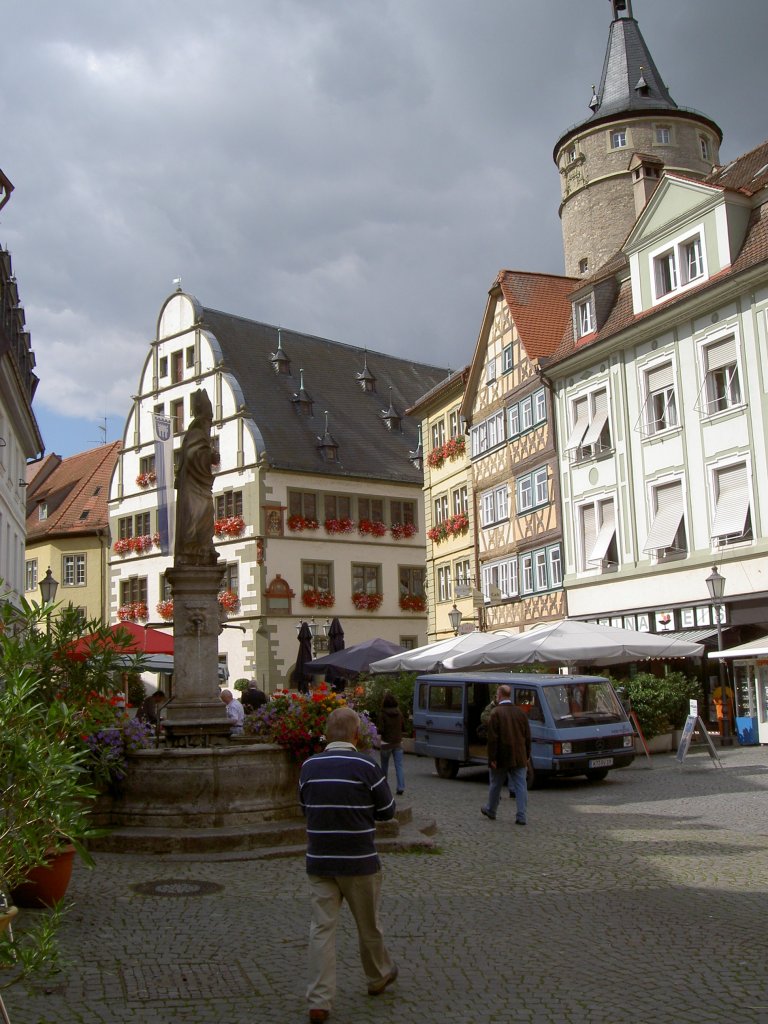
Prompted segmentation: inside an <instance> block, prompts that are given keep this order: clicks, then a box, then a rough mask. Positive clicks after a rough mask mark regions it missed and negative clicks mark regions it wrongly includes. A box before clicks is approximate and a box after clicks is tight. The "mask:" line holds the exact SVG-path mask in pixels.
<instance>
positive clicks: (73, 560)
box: [61, 555, 85, 587]
mask: <svg viewBox="0 0 768 1024" xmlns="http://www.w3.org/2000/svg"><path fill="white" fill-rule="evenodd" d="M61 583H62V586H64V587H82V586H85V555H62V558H61Z"/></svg>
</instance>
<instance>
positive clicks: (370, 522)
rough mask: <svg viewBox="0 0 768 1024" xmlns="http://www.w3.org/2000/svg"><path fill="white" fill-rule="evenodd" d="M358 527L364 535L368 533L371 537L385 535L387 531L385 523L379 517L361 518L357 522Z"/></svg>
mask: <svg viewBox="0 0 768 1024" xmlns="http://www.w3.org/2000/svg"><path fill="white" fill-rule="evenodd" d="M357 529H358V532H359V533H361V534H362V535H363V536H366V535H368V536H369V537H384V536H385V535H386V532H387V528H386V526H385V525H384V523H382V522H380V520H378V519H361V520H360V522H359V523H358V524H357Z"/></svg>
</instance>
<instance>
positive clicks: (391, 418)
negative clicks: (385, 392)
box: [381, 388, 403, 430]
mask: <svg viewBox="0 0 768 1024" xmlns="http://www.w3.org/2000/svg"><path fill="white" fill-rule="evenodd" d="M381 418H382V419H383V420H384V422H385V423H386V425H387V429H388V430H401V429H402V428H401V423H402V420H403V418H402V416H401V415H400V413H399V412H398V411H397V409H396V408H395V406H394V404H393V402H392V388H390V389H389V408H388V409H382V410H381Z"/></svg>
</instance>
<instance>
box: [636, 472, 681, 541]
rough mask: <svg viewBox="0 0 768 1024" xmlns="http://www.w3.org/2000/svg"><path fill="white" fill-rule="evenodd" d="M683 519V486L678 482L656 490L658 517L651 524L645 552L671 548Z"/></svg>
mask: <svg viewBox="0 0 768 1024" xmlns="http://www.w3.org/2000/svg"><path fill="white" fill-rule="evenodd" d="M682 518H683V485H682V483H681V482H680V481H679V480H677V481H675V483H672V484H665V485H664V486H663V487H657V488H656V516H655V518H654V520H653V522H652V523H651V529H650V531H649V533H648V539H647V540H646V542H645V546H644V547H643V550H644V551H659V550H661V549H662V548H671V547H672V543H673V541H674V539H675V534H676V533H677V531H678V529H679V527H680V520H681V519H682Z"/></svg>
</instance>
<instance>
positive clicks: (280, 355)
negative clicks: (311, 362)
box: [269, 328, 291, 376]
mask: <svg viewBox="0 0 768 1024" xmlns="http://www.w3.org/2000/svg"><path fill="white" fill-rule="evenodd" d="M269 358H270V361H271V363H272V367H273V369H274V371H275V373H279V374H282V375H283V376H287V375H288V374H290V372H291V360H290V359H289V358H288V356H287V354H286V352H285V349H284V348H283V339H282V336H281V333H280V329H279V328H278V331H277V352H273V353H272V355H271V356H270V357H269Z"/></svg>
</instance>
